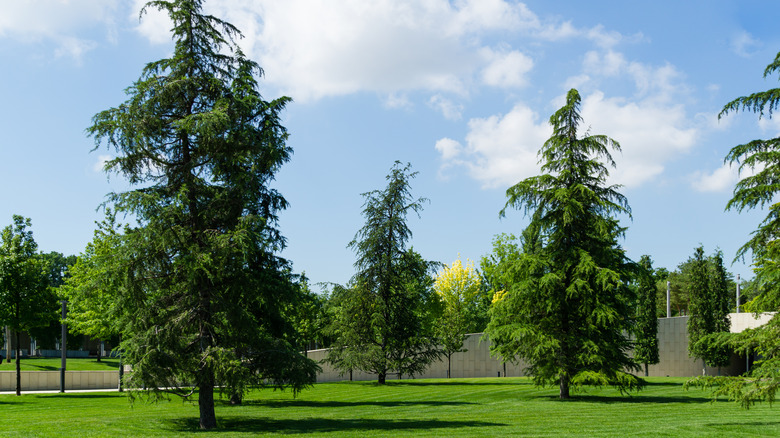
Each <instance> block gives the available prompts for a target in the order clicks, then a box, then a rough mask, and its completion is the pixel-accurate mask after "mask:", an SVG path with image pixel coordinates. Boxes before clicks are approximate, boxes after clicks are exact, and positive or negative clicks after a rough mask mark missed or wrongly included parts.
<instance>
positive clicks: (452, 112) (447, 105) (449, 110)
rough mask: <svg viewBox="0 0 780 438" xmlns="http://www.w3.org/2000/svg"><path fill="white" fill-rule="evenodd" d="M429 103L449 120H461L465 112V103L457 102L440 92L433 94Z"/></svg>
mask: <svg viewBox="0 0 780 438" xmlns="http://www.w3.org/2000/svg"><path fill="white" fill-rule="evenodd" d="M428 104H429V105H431V106H432V107H434V108H436V109H437V110H439V111H440V112H441V113H442V115H443V116H444V118H445V119H448V120H460V117H461V113H462V112H463V105H461V104H458V103H455V102H453V101H452V100H450V99H447V98H446V97H443V96H441V95H440V94H437V95H434V96H432V97H431V98H430V100H429V101H428Z"/></svg>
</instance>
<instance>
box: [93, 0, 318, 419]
mask: <svg viewBox="0 0 780 438" xmlns="http://www.w3.org/2000/svg"><path fill="white" fill-rule="evenodd" d="M201 6H202V0H172V1H161V0H156V1H151V2H149V3H147V4H146V6H144V8H143V9H142V11H141V14H142V15H143V13H144V12H146V10H147V9H149V8H152V9H159V10H162V11H163V12H164V13H167V15H168V16H169V17H170V19H171V21H172V23H173V27H172V32H173V40H174V44H175V45H174V48H173V51H172V53H171V55H170V57H168V58H164V59H161V60H158V61H154V62H150V63H149V64H147V65H146V66H145V67H144V69H143V71H142V73H141V76H140V78H139V79H138V80H136V81H135V82H134V83H133V84H132V85H131V86H130V87H128V88H127V89H126V94H127V95H128V99H127V100H126V101H125V102H123V103H122V104H120V105H119V106H117V107H115V108H111V109H108V110H105V111H102V112H100V113H98V114H97V115H95V116H94V118H93V124H92V126H91V127H90V128H89V129H88V130H87V132H88V133H89V135H91V136H92V137H94V138H95V141H96V149H97V148H98V147H101V146H104V145H105V146H107V147H108V148H109V149H110V150H111V151H112V153H114V154H116V158H114V159H112V160H110V161H109V162H107V163H106V170H107V171H111V172H117V173H119V174H121V175H123V176H124V177H125V178H127V180H128V181H129V182H130V183H131V184H133V185H134V186H135V187H136V188H134V189H133V190H130V191H127V192H124V193H114V194H111V195H110V197H109V204H112V205H113V206H114V208H115V209H116V211H117V213H119V214H124V213H128V214H130V215H131V216H130V217H132V218H133V219H135V220H137V225H136V226H130V227H128V228H127V229H126V230H125V232H124V233H123V235H122V236H121V245H120V250H118V251H117V253H116V257H117V258H118V260H119V263H121V269H120V270H119V271H118V273H119V275H121V280H122V283H121V288H120V292H119V294H118V297H117V298H118V300H119V304H118V305H119V307H120V309H121V312H120V314H121V315H122V319H121V320H120V323H121V324H122V326H123V330H125V334H126V336H125V338H124V339H123V342H122V345H121V348H122V351H123V355H124V357H125V359H126V360H127V361H128V362H130V363H131V364H132V366H133V371H132V373H130V374H129V383H130V384H132V386H135V387H138V388H140V387H146V388H147V389H151V390H152V392H151V393H152V395H153V396H160V395H161V391H169V392H172V393H175V394H178V395H182V396H184V397H189V396H190V395H192V394H193V391H191V390H190V389H188V388H183V387H180V385H181V384H182V383H191V384H193V385H194V386H195V388H196V389H197V392H198V406H199V410H200V427H201V428H204V429H211V428H214V427H216V417H215V414H214V390H215V387H219V388H220V389H221V390H222V391H224V392H225V393H227V394H230V395H235V394H236V393H241V392H242V391H243V390H244V389H245V388H246V387H247V385H251V384H270V385H274V386H279V387H283V386H287V385H289V386H291V387H292V388H293V389H294V390H295V391H297V390H299V389H301V388H303V387H305V386H306V385H307V384H309V383H311V382H313V381H314V379H315V376H316V369H317V366H316V365H315V364H314V363H313V362H312V361H310V360H308V359H306V358H305V357H304V356H303V355H301V354H300V353H299V352H298V351H297V349H296V348H295V346H294V345H293V344H292V340H293V339H294V330H293V328H292V327H291V325H290V324H289V321H288V320H287V319H286V318H285V315H284V312H283V309H284V308H285V306H286V305H287V304H288V303H289V302H291V301H293V300H295V299H296V297H297V294H296V293H295V292H294V287H295V286H294V285H293V281H292V280H293V278H292V273H291V268H290V264H289V262H288V261H286V260H284V259H282V258H280V257H279V256H278V255H276V254H277V253H278V252H279V251H280V250H281V249H282V248H283V247H284V244H285V240H284V238H283V236H282V235H281V233H280V232H279V230H278V229H277V214H278V212H279V211H280V210H281V209H284V208H285V207H286V206H287V202H286V201H285V199H284V198H283V197H282V195H281V194H280V193H278V192H277V191H276V190H274V189H273V188H272V187H271V183H272V181H273V179H274V175H275V173H276V172H277V171H278V170H279V168H280V166H281V165H282V164H284V163H285V162H287V161H288V160H289V158H290V154H291V152H292V151H291V149H290V148H289V147H288V146H287V145H286V139H287V132H286V129H285V128H284V127H283V126H282V125H281V123H280V114H281V112H282V110H283V109H284V107H285V105H286V104H287V103H288V102H289V101H290V99H289V98H287V97H282V98H279V99H276V100H272V101H266V100H264V99H263V98H262V96H261V95H260V92H259V90H258V83H257V78H258V77H261V76H262V73H263V72H262V70H261V68H260V67H259V66H258V65H257V64H256V63H255V62H253V61H251V60H249V59H247V58H246V57H245V56H244V54H243V53H242V52H241V50H240V49H239V48H238V46H237V45H236V44H235V42H234V38H237V37H239V36H240V33H239V31H238V30H237V29H236V28H235V27H234V26H232V25H231V24H229V23H226V22H224V21H222V20H220V19H218V18H216V17H213V16H211V15H204V14H203V13H202V11H201V9H202V8H201Z"/></svg>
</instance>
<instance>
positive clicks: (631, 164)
mask: <svg viewBox="0 0 780 438" xmlns="http://www.w3.org/2000/svg"><path fill="white" fill-rule="evenodd" d="M555 101H556V102H558V101H560V102H562V101H563V100H562V98H560V97H559V98H556V99H555ZM558 106H560V105H558ZM581 114H582V116H583V119H584V122H583V125H581V126H580V135H585V133H586V132H589V133H590V134H591V135H592V134H604V135H607V136H609V137H611V138H613V139H615V140H616V141H618V142H619V143H620V144H621V146H622V153H621V152H617V151H616V152H614V153H613V158H614V159H615V161H616V163H617V167H616V168H615V169H609V170H610V182H611V183H613V184H614V183H618V184H623V185H625V186H628V187H636V186H639V185H641V184H643V183H646V182H648V181H650V180H651V179H652V178H653V177H655V176H657V175H659V174H660V173H662V172H663V170H664V165H665V163H666V162H667V161H669V160H671V159H673V158H675V157H676V156H679V155H680V154H682V153H684V152H685V151H687V150H689V149H690V148H691V147H693V145H694V144H695V141H696V138H697V134H698V133H697V130H696V129H695V128H694V127H691V126H688V125H689V121H688V119H687V118H686V116H685V112H684V109H683V107H682V106H681V105H660V104H658V103H656V102H653V101H639V102H630V101H627V100H625V99H620V98H611V99H609V98H605V97H604V94H603V93H601V92H595V93H592V94H590V95H588V96H587V97H585V98H584V99H583V101H582V108H581ZM551 134H552V128H551V127H550V126H549V124H548V123H547V122H546V120H545V121H540V120H539V116H538V115H537V114H536V113H535V112H533V111H532V110H531V109H530V108H528V107H527V106H524V105H517V106H515V108H513V109H512V111H510V112H509V113H508V114H506V115H504V116H492V117H488V118H485V119H472V120H470V121H469V133H468V134H467V135H466V146H465V147H463V146H460V145H459V144H458V146H459V147H455V145H454V144H453V143H452V141H453V140H450V139H442V140H440V142H441V141H444V140H447V141H446V142H445V143H444V144H443V145H439V143H437V146H436V148H437V150H438V151H439V153H440V154H441V158H442V160H443V165H442V168H443V169H444V168H449V167H454V166H461V167H464V168H466V169H467V171H468V173H469V175H470V176H471V177H473V178H474V179H476V180H477V181H480V182H481V183H482V185H483V187H499V186H507V185H510V184H514V183H516V182H517V181H520V180H521V179H523V178H527V177H529V176H533V175H536V174H538V172H539V165H538V157H537V151H538V150H539V148H540V147H541V146H542V144H544V142H545V141H546V140H547V139H548V138H549V137H550V135H551Z"/></svg>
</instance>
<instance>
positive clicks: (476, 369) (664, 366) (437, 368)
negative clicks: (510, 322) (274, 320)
mask: <svg viewBox="0 0 780 438" xmlns="http://www.w3.org/2000/svg"><path fill="white" fill-rule="evenodd" d="M773 315H774V314H773V313H766V314H763V315H760V316H759V317H758V318H756V317H755V316H754V315H753V314H752V313H731V314H729V319H730V320H731V332H732V333H739V332H741V331H743V330H745V329H747V328H754V327H758V326H761V325H764V324H766V323H767V321H769V319H770V318H772V316H773ZM688 318H689V317H687V316H680V317H674V318H658V350H659V351H658V353H659V356H660V359H661V361H660V362H659V363H658V364H656V365H650V366H649V367H648V375H650V376H657V377H693V376H698V375H701V374H702V371H703V370H702V361H701V360H700V359H694V358H692V357H690V356H688ZM463 346H464V348H466V350H467V351H465V352H462V353H455V354H453V355H452V377H496V376H498V375H499V373H500V375H502V376H504V375H506V376H510V377H514V376H522V375H524V374H523V370H524V369H525V368H526V365H525V364H524V363H522V362H520V363H518V364H512V363H507V364H506V372H504V370H505V369H504V364H502V363H501V361H499V360H498V359H496V358H493V357H491V356H490V340H489V339H487V336H484V337H483V335H482V333H474V334H470V335H467V337H466V341H465V342H464V344H463ZM327 353H328V350H312V351H309V352H308V355H309V357H310V358H312V359H314V360H316V361H318V362H319V363H320V366H321V367H322V372H321V373H320V374H318V375H317V381H318V382H334V381H339V380H348V379H349V374H343V373H340V372H339V371H337V370H335V369H333V367H332V366H330V365H328V364H326V363H323V362H322V360H323V359H325V357H326V356H327ZM746 367H747V366H746V358H745V357H744V356H737V355H733V356H732V357H731V364H730V365H729V366H728V367H722V368H721V369H720V370H718V369H717V368H713V367H706V373H707V374H708V375H717V374H718V373H720V374H721V375H739V374H742V373H743V372H745V370H746ZM636 374H637V375H640V376H643V375H644V369H642V370H641V371H639V372H637V373H636ZM415 377H418V378H442V377H447V358H446V357H445V358H442V359H441V360H438V361H436V362H434V363H432V364H431V365H430V366H429V367H428V368H427V369H426V371H425V373H423V374H422V375H419V376H415ZM376 378H377V376H376V375H375V374H366V373H362V372H358V371H355V372H353V373H352V379H353V380H375V379H376ZM387 378H388V379H392V378H393V375H392V374H391V375H388V377H387ZM404 378H407V377H406V376H404Z"/></svg>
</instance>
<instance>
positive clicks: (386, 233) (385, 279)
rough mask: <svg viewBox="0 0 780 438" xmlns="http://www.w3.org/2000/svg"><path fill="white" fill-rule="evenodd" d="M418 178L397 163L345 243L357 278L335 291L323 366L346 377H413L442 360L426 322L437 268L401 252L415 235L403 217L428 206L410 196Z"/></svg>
mask: <svg viewBox="0 0 780 438" xmlns="http://www.w3.org/2000/svg"><path fill="white" fill-rule="evenodd" d="M416 175H417V173H416V172H411V165H408V164H407V165H406V166H402V165H401V163H400V162H397V161H396V162H395V164H394V165H393V167H392V169H391V171H390V174H389V175H387V182H388V184H387V187H386V188H385V189H384V190H381V191H380V190H374V191H372V192H368V193H364V194H363V196H364V197H365V198H366V202H365V204H364V206H363V215H364V216H365V218H366V224H365V225H364V226H363V228H361V229H360V231H358V232H357V234H356V235H355V239H354V240H353V241H352V242H350V244H349V247H350V248H352V249H354V250H355V252H356V253H357V261H356V262H355V267H356V268H357V273H356V274H355V276H354V277H353V278H352V280H351V283H350V285H349V287H347V288H342V287H339V290H340V294H339V295H343V297H342V298H341V299H339V303H340V306H339V311H338V314H337V316H336V317H335V318H334V321H333V324H334V325H333V326H332V327H331V332H332V333H333V334H334V335H335V336H336V339H335V341H334V343H333V344H332V345H331V350H330V352H329V355H328V361H329V362H330V363H331V364H333V365H334V366H335V367H337V368H338V369H341V370H343V371H345V372H346V371H351V370H363V371H366V372H370V373H375V374H377V380H378V382H379V383H380V384H384V383H385V380H386V378H387V374H388V372H390V371H393V370H394V371H397V372H398V373H401V374H417V373H420V372H422V371H423V370H424V369H425V368H426V367H427V365H428V364H429V363H430V362H431V361H432V360H433V359H435V358H437V357H438V356H439V351H438V350H437V349H436V346H435V340H434V337H433V335H432V333H430V330H429V329H430V327H426V324H425V320H424V313H425V310H424V304H425V302H426V299H425V298H426V294H428V293H430V289H431V287H432V283H433V281H432V279H431V275H430V273H431V271H432V268H433V267H434V264H432V263H430V262H426V261H425V260H423V258H422V257H421V256H420V255H419V254H417V253H416V252H415V251H413V250H411V249H407V248H406V243H407V242H408V241H409V239H410V238H411V237H412V232H411V230H410V229H409V227H408V226H407V223H406V215H407V214H408V213H410V212H411V213H417V214H419V212H420V210H421V209H422V205H423V203H424V202H425V201H426V200H425V199H423V198H420V199H416V200H415V199H414V198H413V197H412V196H411V191H410V185H409V181H410V180H411V179H412V178H414V177H415V176H416Z"/></svg>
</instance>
